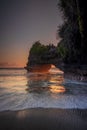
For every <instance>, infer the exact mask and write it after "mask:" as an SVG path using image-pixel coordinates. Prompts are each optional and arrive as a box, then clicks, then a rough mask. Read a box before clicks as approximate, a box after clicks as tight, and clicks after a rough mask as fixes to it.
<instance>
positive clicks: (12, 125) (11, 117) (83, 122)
mask: <svg viewBox="0 0 87 130" xmlns="http://www.w3.org/2000/svg"><path fill="white" fill-rule="evenodd" d="M0 130H87V109H84V110H81V109H43V108H36V109H26V110H18V111H5V112H0Z"/></svg>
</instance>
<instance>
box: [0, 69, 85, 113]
mask: <svg viewBox="0 0 87 130" xmlns="http://www.w3.org/2000/svg"><path fill="white" fill-rule="evenodd" d="M27 108H67V109H68V108H77V109H87V83H86V82H78V81H74V80H70V79H65V78H64V76H63V72H62V71H60V70H59V69H58V68H55V67H52V68H51V69H50V70H49V72H47V73H34V72H27V71H26V70H25V69H0V111H6V110H12V111H14V110H22V109H27Z"/></svg>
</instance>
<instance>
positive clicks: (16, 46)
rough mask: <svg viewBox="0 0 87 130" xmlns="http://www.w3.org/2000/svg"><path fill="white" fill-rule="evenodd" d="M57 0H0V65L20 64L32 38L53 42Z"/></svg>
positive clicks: (58, 21)
mask: <svg viewBox="0 0 87 130" xmlns="http://www.w3.org/2000/svg"><path fill="white" fill-rule="evenodd" d="M57 3H58V0H0V67H24V66H25V65H26V63H27V58H28V54H29V49H30V48H31V46H32V44H33V43H34V42H35V41H38V40H40V42H41V43H42V44H45V45H46V44H49V43H53V44H55V45H57V43H58V39H57V38H56V33H57V29H58V26H59V25H61V24H62V23H63V20H62V17H61V12H60V11H59V10H58V7H57Z"/></svg>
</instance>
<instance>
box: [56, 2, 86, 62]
mask: <svg viewBox="0 0 87 130" xmlns="http://www.w3.org/2000/svg"><path fill="white" fill-rule="evenodd" d="M81 4H82V3H81V2H80V0H66V1H65V0H60V1H59V3H58V6H59V8H60V11H62V13H63V18H64V24H63V25H62V26H60V27H59V29H58V33H59V35H60V37H61V38H62V40H61V42H60V43H59V45H58V47H60V44H61V45H62V46H63V47H64V48H67V50H68V51H67V53H66V56H65V59H64V62H68V63H69V62H70V63H71V62H73V63H76V62H77V63H82V62H83V61H84V62H86V59H87V58H86V59H85V60H84V58H83V56H84V55H86V54H87V53H86V51H85V47H86V46H87V45H86V44H85V43H86V41H87V40H86V35H87V34H86V33H85V31H84V30H85V29H84V27H85V26H86V24H87V23H86V24H85V19H84V14H85V10H84V9H83V6H82V5H81ZM84 25H85V26H84ZM86 28H87V27H86ZM85 34H86V35H85Z"/></svg>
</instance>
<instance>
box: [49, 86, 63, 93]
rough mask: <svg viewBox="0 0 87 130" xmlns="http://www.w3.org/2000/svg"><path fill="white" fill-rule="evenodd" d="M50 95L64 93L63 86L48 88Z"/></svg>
mask: <svg viewBox="0 0 87 130" xmlns="http://www.w3.org/2000/svg"><path fill="white" fill-rule="evenodd" d="M50 91H51V92H52V93H64V92H65V91H66V90H65V88H64V87H63V86H50Z"/></svg>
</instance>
